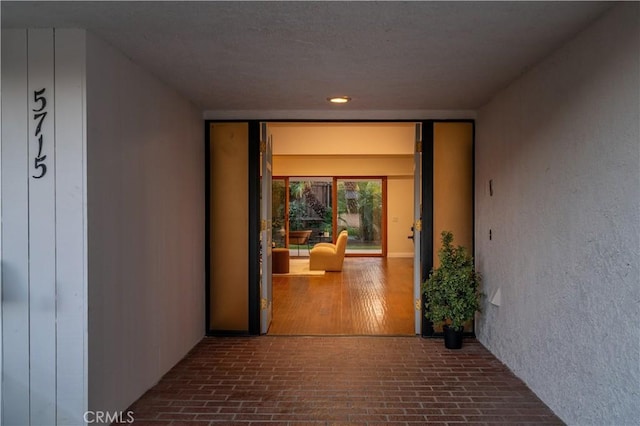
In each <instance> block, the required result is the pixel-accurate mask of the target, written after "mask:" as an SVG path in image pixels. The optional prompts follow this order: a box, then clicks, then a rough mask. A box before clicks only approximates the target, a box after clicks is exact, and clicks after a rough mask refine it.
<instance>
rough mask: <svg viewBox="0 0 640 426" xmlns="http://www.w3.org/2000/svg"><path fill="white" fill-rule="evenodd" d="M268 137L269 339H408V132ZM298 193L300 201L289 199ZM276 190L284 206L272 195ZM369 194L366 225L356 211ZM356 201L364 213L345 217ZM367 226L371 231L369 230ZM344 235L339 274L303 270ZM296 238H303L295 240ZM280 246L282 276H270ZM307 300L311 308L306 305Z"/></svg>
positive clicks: (337, 128) (302, 130) (311, 127)
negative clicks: (284, 256)
mask: <svg viewBox="0 0 640 426" xmlns="http://www.w3.org/2000/svg"><path fill="white" fill-rule="evenodd" d="M269 129H270V131H271V134H272V137H273V175H274V179H273V185H274V190H273V204H272V212H273V222H272V223H273V234H272V235H273V241H274V247H276V248H274V254H273V256H274V258H273V264H274V270H273V273H274V275H273V323H272V325H271V327H270V329H269V332H268V334H274V335H276V334H405V335H409V334H411V335H412V334H414V329H413V322H414V313H413V309H412V297H413V249H414V247H413V242H412V240H411V239H409V238H408V236H412V231H411V227H412V224H413V173H414V170H413V168H414V145H415V141H414V139H415V124H414V123H412V122H396V123H392V122H388V123H337V122H333V123H331V122H326V123H299V122H289V123H269ZM285 182H286V183H287V186H286V187H285ZM345 182H346V185H347V189H345V188H344V187H345ZM382 182H384V191H383V188H382V187H383V185H382ZM305 184H306V194H308V197H306V196H302V197H296V194H297V193H301V192H303V190H304V189H305ZM334 186H335V188H334ZM372 186H373V187H374V190H373V194H371V192H372V191H371V190H370V188H371V187H372ZM281 187H282V188H285V189H286V192H288V194H286V195H287V197H279V196H278V194H279V192H278V191H279V189H280V188H281ZM349 187H352V188H353V189H351V190H350V189H349ZM280 192H283V191H280ZM315 194H317V195H315ZM332 195H333V196H332ZM366 195H369V197H368V198H365V197H366ZM376 195H377V199H378V200H379V203H377V204H376V206H375V208H376V212H375V214H373V216H375V218H373V217H368V218H367V217H365V216H366V214H365V213H364V210H365V208H366V207H368V206H369V204H370V203H371V199H372V198H373V197H375V196H376ZM358 196H359V197H360V201H361V202H362V204H364V203H365V202H367V201H368V204H367V206H360V207H359V208H358V206H356V208H355V209H351V211H350V210H349V205H351V206H353V204H354V202H356V201H357V200H355V198H356V197H358ZM346 197H351V200H347V199H345V198H346ZM285 198H286V200H285ZM308 199H309V200H308ZM278 200H279V202H277V201H278ZM285 201H287V202H286V203H285ZM332 201H333V202H332ZM285 204H286V207H288V208H287V209H285ZM307 204H313V206H314V207H315V210H316V211H314V208H312V207H307ZM301 207H302V208H301ZM378 208H379V211H377V209H378ZM358 210H359V211H360V214H358ZM285 211H286V215H285V214H284V213H285ZM353 211H355V212H356V213H353ZM369 216H371V215H369ZM360 217H362V218H363V219H365V220H359V219H360ZM369 220H371V221H373V222H374V223H373V224H371V225H368V222H369ZM365 221H366V222H367V223H365ZM347 228H348V231H349V232H348V234H349V237H348V242H347V244H346V248H345V252H343V253H342V259H340V261H339V265H334V267H333V268H330V269H334V270H332V271H326V272H325V270H324V269H326V267H329V265H326V266H325V265H319V266H318V265H311V266H312V267H311V269H310V263H312V262H315V263H317V262H318V261H317V260H316V259H317V257H318V254H317V252H318V250H319V247H320V246H322V245H323V244H327V243H333V242H336V240H337V238H338V235H339V233H340V232H341V231H344V230H347ZM368 228H373V229H369V230H370V231H371V232H370V233H371V234H375V235H376V236H374V237H372V238H373V239H376V240H377V244H375V247H373V246H372V245H371V244H370V243H369V244H367V241H366V240H370V239H371V238H369V237H367V236H366V235H364V234H367V232H366V231H367V229H368ZM305 233H311V235H308V236H304V234H305ZM299 234H302V235H303V237H302V238H306V239H303V240H296V239H297V235H299ZM291 235H293V237H291ZM316 244H319V245H318V246H316V247H318V248H315V249H314V246H315V245H316ZM280 247H287V248H288V251H289V256H290V258H288V259H287V260H288V265H287V269H286V271H283V270H278V269H277V268H276V265H277V264H278V262H277V261H276V258H277V256H278V255H279V253H278V250H279V248H280ZM310 249H311V250H310ZM314 255H315V257H312V256H314ZM342 261H344V263H343V264H342ZM314 269H315V270H314ZM321 269H322V270H321ZM279 272H280V273H279ZM282 272H284V273H282ZM310 300H313V301H315V302H313V304H312V305H311V306H309V303H308V301H310Z"/></svg>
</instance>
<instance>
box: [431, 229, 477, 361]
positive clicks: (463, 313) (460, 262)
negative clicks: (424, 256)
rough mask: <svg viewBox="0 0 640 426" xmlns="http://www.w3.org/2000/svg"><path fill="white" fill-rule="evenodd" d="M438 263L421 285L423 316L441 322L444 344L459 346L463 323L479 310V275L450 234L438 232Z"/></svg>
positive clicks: (437, 323)
mask: <svg viewBox="0 0 640 426" xmlns="http://www.w3.org/2000/svg"><path fill="white" fill-rule="evenodd" d="M438 258H439V259H440V266H439V267H437V268H433V269H432V270H431V272H430V273H429V278H428V279H427V280H426V281H425V282H424V283H423V284H422V292H423V294H424V295H425V306H424V307H425V316H426V317H427V319H428V320H429V321H431V322H432V323H434V325H442V326H443V331H444V337H445V347H446V348H448V349H460V348H461V347H462V332H463V330H464V323H465V322H467V321H469V320H471V319H473V317H474V315H475V313H476V311H478V310H479V309H480V292H479V286H480V280H481V277H480V274H479V273H478V272H476V270H475V267H474V264H473V257H472V256H471V255H470V254H469V253H468V251H467V249H466V248H465V247H462V246H457V247H456V246H454V245H453V234H452V233H451V232H449V231H443V232H442V247H441V248H440V250H439V251H438Z"/></svg>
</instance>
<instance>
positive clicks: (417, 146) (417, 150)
mask: <svg viewBox="0 0 640 426" xmlns="http://www.w3.org/2000/svg"><path fill="white" fill-rule="evenodd" d="M416 152H422V141H416Z"/></svg>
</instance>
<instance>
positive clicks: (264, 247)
mask: <svg viewBox="0 0 640 426" xmlns="http://www.w3.org/2000/svg"><path fill="white" fill-rule="evenodd" d="M272 145H273V140H272V136H271V134H270V133H269V130H268V126H267V123H260V159H261V170H262V188H261V197H260V200H261V201H260V253H261V258H260V333H261V334H266V333H267V331H269V326H270V325H271V319H272V314H273V304H272V301H273V289H272V275H271V272H272V263H271V250H272V246H273V244H272V231H271V228H272V226H271V222H272V211H271V203H272V195H271V181H272V177H273V166H272V157H273V154H272Z"/></svg>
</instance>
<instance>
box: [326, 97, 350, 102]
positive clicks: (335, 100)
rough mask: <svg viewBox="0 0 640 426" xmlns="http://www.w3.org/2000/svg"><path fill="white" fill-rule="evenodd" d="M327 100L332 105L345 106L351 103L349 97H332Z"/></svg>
mask: <svg viewBox="0 0 640 426" xmlns="http://www.w3.org/2000/svg"><path fill="white" fill-rule="evenodd" d="M327 100H328V101H329V102H331V103H332V104H346V103H347V102H349V101H351V98H350V97H349V96H334V97H332V98H327Z"/></svg>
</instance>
